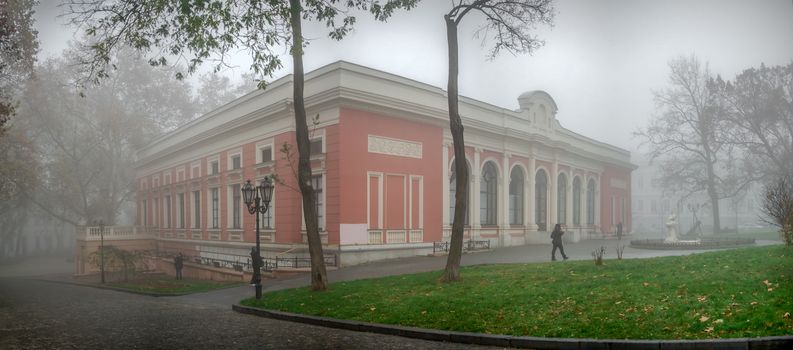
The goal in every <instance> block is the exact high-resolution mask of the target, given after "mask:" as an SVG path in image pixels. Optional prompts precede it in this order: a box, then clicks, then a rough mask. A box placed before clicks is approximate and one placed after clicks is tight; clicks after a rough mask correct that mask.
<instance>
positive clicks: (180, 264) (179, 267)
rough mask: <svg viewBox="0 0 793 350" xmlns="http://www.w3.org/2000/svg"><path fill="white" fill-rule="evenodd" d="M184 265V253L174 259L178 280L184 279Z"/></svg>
mask: <svg viewBox="0 0 793 350" xmlns="http://www.w3.org/2000/svg"><path fill="white" fill-rule="evenodd" d="M183 265H184V257H182V253H179V254H177V255H176V257H175V258H173V267H174V269H176V279H178V280H180V279H182V267H183Z"/></svg>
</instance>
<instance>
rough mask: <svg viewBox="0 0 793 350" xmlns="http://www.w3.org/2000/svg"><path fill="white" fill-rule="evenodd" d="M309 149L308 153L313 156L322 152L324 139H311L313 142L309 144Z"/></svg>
mask: <svg viewBox="0 0 793 350" xmlns="http://www.w3.org/2000/svg"><path fill="white" fill-rule="evenodd" d="M308 149H309V152H308V154H310V155H312V156H313V155H317V154H322V139H315V140H311V144H310V145H309V148H308Z"/></svg>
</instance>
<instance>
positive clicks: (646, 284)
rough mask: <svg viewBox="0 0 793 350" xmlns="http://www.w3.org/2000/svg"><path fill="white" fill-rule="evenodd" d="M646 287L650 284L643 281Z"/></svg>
mask: <svg viewBox="0 0 793 350" xmlns="http://www.w3.org/2000/svg"><path fill="white" fill-rule="evenodd" d="M642 284H643V285H644V286H645V287H647V286H649V285H650V284H649V283H647V282H644V283H642Z"/></svg>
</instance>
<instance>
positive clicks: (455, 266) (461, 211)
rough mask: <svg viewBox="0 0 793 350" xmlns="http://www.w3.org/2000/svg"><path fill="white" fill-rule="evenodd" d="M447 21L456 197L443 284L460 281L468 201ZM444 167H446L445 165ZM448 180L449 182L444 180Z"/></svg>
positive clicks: (453, 42) (453, 45) (451, 26)
mask: <svg viewBox="0 0 793 350" xmlns="http://www.w3.org/2000/svg"><path fill="white" fill-rule="evenodd" d="M444 19H445V20H446V39H447V41H448V45H449V82H448V86H447V94H448V102H449V128H450V130H451V133H452V139H453V141H454V171H455V176H456V184H455V185H456V186H455V190H456V193H455V198H454V220H453V222H452V235H451V243H450V245H449V256H448V258H447V259H446V269H445V270H444V272H443V276H442V277H441V280H442V281H444V282H454V281H459V280H460V260H461V258H462V251H463V225H465V214H466V212H467V210H468V209H467V207H468V202H467V201H466V198H468V166H467V164H466V160H465V141H464V139H463V122H462V120H461V119H460V113H459V109H458V105H457V104H458V96H457V94H458V92H457V74H458V70H459V68H458V52H457V51H458V50H457V23H455V21H454V20H453V19H452V18H451V17H449V15H446V16H444ZM443 166H448V165H446V164H444V165H443ZM443 181H449V179H443Z"/></svg>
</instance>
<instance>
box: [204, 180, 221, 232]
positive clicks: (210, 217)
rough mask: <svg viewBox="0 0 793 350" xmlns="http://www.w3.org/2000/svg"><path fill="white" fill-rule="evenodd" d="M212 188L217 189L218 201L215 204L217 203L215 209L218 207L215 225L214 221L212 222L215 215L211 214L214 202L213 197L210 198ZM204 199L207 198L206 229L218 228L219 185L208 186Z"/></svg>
mask: <svg viewBox="0 0 793 350" xmlns="http://www.w3.org/2000/svg"><path fill="white" fill-rule="evenodd" d="M212 190H217V191H218V203H217V205H218V207H217V209H218V218H217V225H215V222H213V220H214V219H215V216H214V215H212V214H213V213H212V211H213V209H214V207H213V205H214V203H213V199H212ZM206 200H207V229H208V230H219V229H220V187H209V188H207V194H206Z"/></svg>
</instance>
